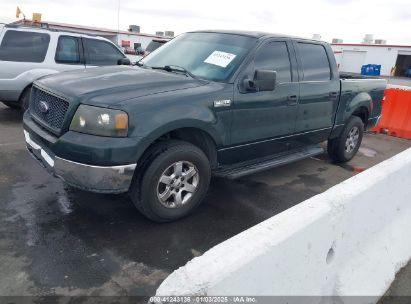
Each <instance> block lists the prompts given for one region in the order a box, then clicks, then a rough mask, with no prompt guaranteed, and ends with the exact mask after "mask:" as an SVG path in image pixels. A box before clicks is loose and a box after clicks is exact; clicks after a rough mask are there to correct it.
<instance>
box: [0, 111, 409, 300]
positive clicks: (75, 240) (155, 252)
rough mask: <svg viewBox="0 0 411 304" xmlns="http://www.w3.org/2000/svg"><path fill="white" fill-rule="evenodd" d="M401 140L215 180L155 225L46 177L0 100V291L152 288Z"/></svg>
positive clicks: (108, 198) (120, 200)
mask: <svg viewBox="0 0 411 304" xmlns="http://www.w3.org/2000/svg"><path fill="white" fill-rule="evenodd" d="M409 147H411V141H407V140H403V139H399V138H394V137H389V136H385V135H379V134H378V135H372V134H367V135H366V136H365V138H364V141H363V145H362V147H361V149H360V151H359V153H358V155H357V156H356V157H355V158H354V159H353V160H352V161H351V162H350V163H348V164H346V165H344V166H338V165H335V164H332V163H331V162H330V160H329V159H328V157H327V155H326V154H324V155H320V156H318V157H315V158H309V159H306V160H303V161H299V162H297V163H294V164H290V165H287V166H283V167H279V168H276V169H272V170H269V171H266V172H263V173H259V174H254V175H251V176H248V177H244V178H241V179H238V180H234V181H233V180H227V179H221V178H215V179H213V180H212V183H211V187H210V191H209V194H208V195H207V197H206V200H205V202H204V204H202V206H200V208H198V209H197V210H196V211H195V213H194V214H192V215H191V216H189V217H187V218H184V219H182V220H180V221H177V222H174V223H167V224H156V223H152V222H150V221H149V220H147V219H145V218H144V217H143V216H142V215H140V214H139V213H138V211H137V210H136V209H135V208H134V206H133V204H132V203H131V201H130V200H129V198H128V197H127V195H125V194H124V195H102V194H93V193H87V192H84V191H80V190H75V189H72V188H70V187H67V186H66V185H64V184H63V182H62V181H60V180H59V179H56V178H54V177H52V176H50V175H49V174H48V173H47V172H46V171H45V170H44V169H43V168H42V167H40V165H39V164H37V163H36V161H34V160H33V159H32V158H31V156H30V155H29V154H28V152H27V151H26V149H25V143H24V136H23V131H22V125H21V114H20V113H19V112H17V111H15V110H11V109H8V108H7V107H5V106H3V105H0V223H1V225H0V274H1V275H0V295H3V296H5V295H9V296H13V295H37V296H45V295H115V296H118V295H129V296H130V295H133V296H137V295H144V296H149V295H153V294H154V292H155V290H156V288H157V286H158V285H159V284H160V283H161V282H162V280H163V279H164V278H165V277H166V276H167V275H168V274H169V273H171V272H172V271H173V270H175V269H177V268H178V267H180V266H183V265H184V264H185V263H186V262H187V261H189V260H190V259H192V258H193V257H195V256H198V255H201V254H202V253H204V252H205V251H206V250H208V249H209V248H211V247H213V246H215V245H217V244H218V243H220V242H222V241H224V240H226V239H228V238H230V237H232V236H234V235H236V234H238V233H240V232H242V231H244V230H245V229H247V228H249V227H251V226H253V225H255V224H257V223H260V222H261V221H263V220H265V219H267V218H269V217H271V216H273V215H275V214H278V213H280V212H282V211H284V210H286V209H288V208H290V207H292V206H294V205H296V204H298V203H300V202H302V201H304V200H305V199H308V198H310V197H312V196H313V195H316V194H318V193H321V192H323V191H325V190H327V189H328V188H330V187H332V186H333V185H335V184H338V183H339V182H341V181H343V180H345V179H347V178H350V177H351V176H353V175H355V174H358V172H360V171H362V170H366V169H367V168H369V167H371V166H373V165H375V164H377V163H379V162H381V161H383V160H385V159H387V158H389V157H391V156H393V155H395V154H397V153H398V152H400V151H403V150H405V149H407V148H409Z"/></svg>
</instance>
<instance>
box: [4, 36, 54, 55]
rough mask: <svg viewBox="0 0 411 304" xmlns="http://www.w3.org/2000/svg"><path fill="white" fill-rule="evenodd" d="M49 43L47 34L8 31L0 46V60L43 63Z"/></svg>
mask: <svg viewBox="0 0 411 304" xmlns="http://www.w3.org/2000/svg"><path fill="white" fill-rule="evenodd" d="M49 43H50V35H49V34H45V33H35V32H23V31H14V30H8V31H7V32H6V33H5V34H4V37H3V40H2V42H1V45H0V60H3V61H17V62H43V61H44V59H45V58H46V54H47V50H48V47H49Z"/></svg>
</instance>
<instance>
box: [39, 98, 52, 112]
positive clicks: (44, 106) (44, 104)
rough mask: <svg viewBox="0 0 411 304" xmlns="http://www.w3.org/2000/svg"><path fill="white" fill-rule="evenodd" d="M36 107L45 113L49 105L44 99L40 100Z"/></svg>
mask: <svg viewBox="0 0 411 304" xmlns="http://www.w3.org/2000/svg"><path fill="white" fill-rule="evenodd" d="M38 108H39V110H40V112H41V113H44V114H46V113H47V112H48V111H49V109H50V106H49V104H48V103H47V102H46V101H43V100H40V102H39V105H38Z"/></svg>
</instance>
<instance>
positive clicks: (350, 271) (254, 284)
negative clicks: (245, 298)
mask: <svg viewBox="0 0 411 304" xmlns="http://www.w3.org/2000/svg"><path fill="white" fill-rule="evenodd" d="M410 232H411V149H409V150H407V151H405V152H402V153H400V154H398V155H396V156H394V157H393V158H391V159H389V160H386V161H384V162H383V163H380V164H378V165H376V166H374V167H372V168H370V169H368V170H366V171H364V172H363V173H360V174H358V175H356V176H354V177H352V178H350V179H348V180H346V181H344V182H342V183H341V184H339V185H336V186H334V187H333V188H331V189H329V190H327V191H326V192H324V193H322V194H319V195H317V196H314V197H312V198H311V199H308V200H306V201H304V202H303V203H301V204H299V205H297V206H295V207H292V208H290V209H288V210H286V211H284V212H282V213H281V214H279V215H276V216H274V217H272V218H270V219H268V220H266V221H264V222H262V223H260V224H258V225H256V226H254V227H252V228H250V229H248V230H246V231H244V232H242V233H240V234H238V235H236V236H234V237H233V238H231V239H229V240H227V241H225V242H223V243H221V244H219V245H217V246H215V247H214V248H212V249H210V250H209V251H207V252H205V253H204V254H203V255H202V256H201V257H197V258H194V259H193V260H192V261H190V262H188V263H187V264H186V265H185V266H184V267H181V268H179V269H178V270H176V271H174V272H173V273H172V274H171V275H170V276H169V277H167V278H166V280H165V281H164V282H163V283H162V284H161V285H160V287H159V288H158V290H157V293H156V295H157V296H172V295H179V296H181V295H227V296H230V295H235V296H238V295H252V296H256V295H277V296H278V295H280V296H288V295H293V296H298V295H304V296H308V295H311V296H331V295H333V296H354V295H356V296H363V295H365V296H374V297H375V299H377V298H378V297H379V296H381V295H382V294H383V293H384V292H385V291H386V290H387V288H388V287H389V285H390V284H391V282H392V281H393V279H394V276H395V274H396V272H397V271H398V270H399V269H400V268H401V267H402V266H404V265H405V264H406V263H407V261H408V260H409V259H410V257H411V242H410V241H409V240H410V237H409V234H410ZM367 301H369V298H368V299H367Z"/></svg>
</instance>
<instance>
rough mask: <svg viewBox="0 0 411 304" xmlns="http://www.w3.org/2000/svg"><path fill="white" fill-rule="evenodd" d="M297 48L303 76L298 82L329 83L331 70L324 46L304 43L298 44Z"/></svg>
mask: <svg viewBox="0 0 411 304" xmlns="http://www.w3.org/2000/svg"><path fill="white" fill-rule="evenodd" d="M297 46H298V51H299V54H300V59H301V68H302V74H303V75H302V79H300V80H301V81H329V80H330V79H331V68H330V62H329V60H328V55H327V52H326V50H325V48H324V46H323V45H321V44H313V43H305V42H298V43H297ZM300 78H301V76H300Z"/></svg>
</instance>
